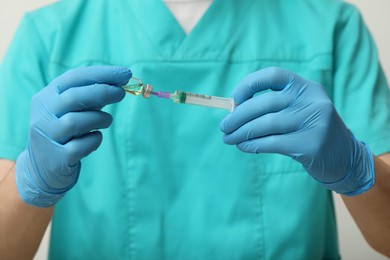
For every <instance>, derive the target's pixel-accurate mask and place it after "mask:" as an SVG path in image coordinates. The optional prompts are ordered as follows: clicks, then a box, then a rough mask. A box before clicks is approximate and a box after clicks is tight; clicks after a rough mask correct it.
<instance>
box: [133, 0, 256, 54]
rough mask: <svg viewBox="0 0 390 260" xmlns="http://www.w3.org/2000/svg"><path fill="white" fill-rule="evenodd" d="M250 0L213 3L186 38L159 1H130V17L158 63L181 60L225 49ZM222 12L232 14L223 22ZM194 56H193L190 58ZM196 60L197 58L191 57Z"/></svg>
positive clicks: (242, 18) (216, 0)
mask: <svg viewBox="0 0 390 260" xmlns="http://www.w3.org/2000/svg"><path fill="white" fill-rule="evenodd" d="M252 2H253V0H240V1H238V0H214V1H213V2H212V3H211V5H210V6H209V8H208V9H207V10H206V12H205V13H204V14H203V16H202V17H201V18H200V20H199V21H198V23H197V24H196V25H195V27H194V28H193V29H192V30H191V32H190V33H189V34H186V33H185V31H184V30H183V28H182V27H181V26H180V24H179V23H178V21H177V20H176V18H175V17H174V15H173V14H172V13H171V11H170V10H169V8H168V7H167V6H166V5H165V3H164V2H163V1H161V0H142V1H139V0H131V1H129V3H130V6H131V11H132V15H133V16H134V18H135V19H134V20H135V21H136V22H137V24H138V26H140V27H141V29H142V31H143V32H144V33H145V34H146V36H147V38H148V39H149V41H150V43H151V44H152V46H153V47H154V48H155V50H156V52H157V53H158V54H160V55H161V58H162V59H173V60H174V59H181V58H185V57H188V56H189V55H188V54H189V53H193V52H194V51H195V52H201V53H203V52H207V53H209V54H210V52H217V53H221V52H222V51H223V49H224V48H225V47H226V45H227V43H228V42H229V39H230V38H231V36H232V34H233V33H234V32H235V30H236V29H237V27H238V24H240V23H241V21H242V20H244V18H245V13H246V10H247V8H249V7H250V4H251V3H252ZM226 12H235V14H234V15H230V16H229V17H231V18H229V20H227V19H225V16H224V14H225V13H226ZM190 56H192V57H193V56H194V55H190ZM195 56H198V55H195Z"/></svg>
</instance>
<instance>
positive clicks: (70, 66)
mask: <svg viewBox="0 0 390 260" xmlns="http://www.w3.org/2000/svg"><path fill="white" fill-rule="evenodd" d="M329 55H331V53H320V54H316V55H314V56H313V57H311V58H308V59H267V58H257V59H248V60H231V59H212V60H210V59H204V60H201V59H199V60H196V59H186V60H184V59H183V60H175V59H161V60H133V61H130V62H129V63H131V64H132V65H134V64H139V63H152V62H153V63H167V62H171V63H175V62H176V63H188V62H191V63H203V62H207V63H222V62H225V63H229V64H233V63H237V64H238V63H247V62H258V61H263V62H285V63H290V62H299V63H302V62H311V61H313V60H315V59H316V58H318V57H320V56H329ZM50 63H51V64H56V65H59V66H62V67H64V68H73V67H76V66H81V65H83V64H85V63H98V64H102V63H103V64H107V65H118V64H115V63H112V62H107V61H105V60H93V59H90V60H89V59H86V60H83V61H81V62H78V63H76V64H73V65H67V64H64V63H62V62H60V61H56V60H51V61H50Z"/></svg>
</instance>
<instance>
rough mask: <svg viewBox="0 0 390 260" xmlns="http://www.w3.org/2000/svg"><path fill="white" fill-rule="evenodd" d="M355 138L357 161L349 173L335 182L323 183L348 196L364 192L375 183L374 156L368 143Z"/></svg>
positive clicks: (355, 156) (328, 187)
mask: <svg viewBox="0 0 390 260" xmlns="http://www.w3.org/2000/svg"><path fill="white" fill-rule="evenodd" d="M353 139H354V158H355V161H354V164H353V167H352V168H351V170H350V172H349V173H348V175H347V176H346V177H345V178H343V179H342V180H340V181H337V182H334V183H323V184H324V185H325V187H326V188H327V189H330V190H333V191H335V192H337V193H339V194H343V195H346V196H355V195H359V194H362V193H364V192H366V191H368V190H369V189H370V188H371V187H372V186H373V185H374V183H375V169H374V156H373V154H372V152H371V150H370V148H369V147H368V145H366V144H365V143H363V142H360V141H358V140H357V139H356V138H354V137H353Z"/></svg>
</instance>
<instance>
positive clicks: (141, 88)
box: [123, 78, 234, 112]
mask: <svg viewBox="0 0 390 260" xmlns="http://www.w3.org/2000/svg"><path fill="white" fill-rule="evenodd" d="M131 80H132V83H130V84H129V83H128V84H127V85H126V86H124V87H123V88H124V89H125V90H126V91H127V92H129V93H131V94H133V95H142V96H143V97H144V98H149V97H150V95H154V96H156V97H160V98H166V99H171V100H173V102H175V103H177V104H191V105H198V106H206V107H215V108H221V109H226V110H229V111H230V112H231V111H233V110H234V100H233V98H223V97H216V96H206V95H202V94H195V93H190V92H184V91H179V90H176V91H175V92H173V93H170V92H161V91H157V92H154V91H153V87H152V86H151V85H149V84H143V83H142V81H141V80H139V79H136V78H132V79H131ZM129 82H130V81H129Z"/></svg>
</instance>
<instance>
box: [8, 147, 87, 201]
mask: <svg viewBox="0 0 390 260" xmlns="http://www.w3.org/2000/svg"><path fill="white" fill-rule="evenodd" d="M27 157H28V156H27V151H26V150H25V151H23V152H22V153H21V154H20V155H19V157H18V159H17V160H16V170H15V173H16V187H17V190H18V193H19V196H20V197H21V199H22V200H23V201H24V202H25V203H27V204H29V205H31V206H35V207H40V208H48V207H52V206H54V205H55V204H56V203H57V202H58V201H59V200H60V199H62V197H63V196H64V195H65V193H66V192H67V191H68V190H69V189H71V188H72V187H73V186H74V184H73V185H72V186H71V187H68V188H67V189H65V190H61V191H58V190H57V191H56V190H53V191H52V192H51V191H50V192H48V191H44V190H42V189H41V188H40V187H39V186H38V184H37V183H36V182H35V181H34V179H33V177H32V175H31V171H30V167H29V165H28V163H29V160H28V158H27ZM78 172H80V167H79V170H78ZM78 174H79V173H78ZM77 178H78V177H77Z"/></svg>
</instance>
